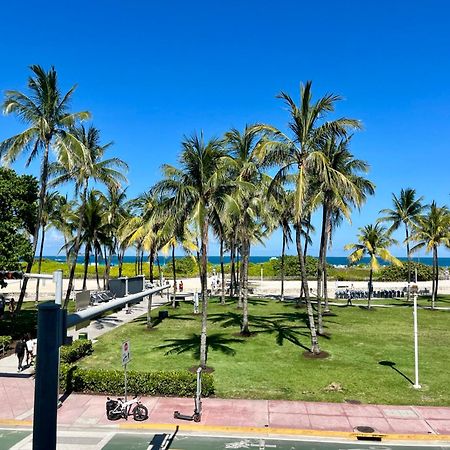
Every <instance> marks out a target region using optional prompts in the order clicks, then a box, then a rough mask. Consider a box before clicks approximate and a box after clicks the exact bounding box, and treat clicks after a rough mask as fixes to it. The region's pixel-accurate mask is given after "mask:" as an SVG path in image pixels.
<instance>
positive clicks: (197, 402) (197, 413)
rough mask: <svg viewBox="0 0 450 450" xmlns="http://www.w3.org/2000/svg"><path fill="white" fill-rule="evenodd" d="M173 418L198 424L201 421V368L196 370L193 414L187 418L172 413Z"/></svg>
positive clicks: (184, 415) (186, 416)
mask: <svg viewBox="0 0 450 450" xmlns="http://www.w3.org/2000/svg"><path fill="white" fill-rule="evenodd" d="M173 417H174V418H175V419H181V420H190V421H192V420H193V421H194V422H200V421H201V420H202V368H201V367H199V368H198V369H197V392H196V394H195V398H194V414H192V416H189V415H187V414H181V413H180V412H179V411H174V413H173Z"/></svg>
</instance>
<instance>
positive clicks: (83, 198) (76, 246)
mask: <svg viewBox="0 0 450 450" xmlns="http://www.w3.org/2000/svg"><path fill="white" fill-rule="evenodd" d="M87 188H88V185H87V183H85V185H84V189H83V194H82V196H81V206H80V211H79V213H80V220H79V221H78V229H77V235H76V237H75V243H74V246H73V258H74V259H73V261H72V265H71V267H70V273H69V284H68V286H67V292H66V298H65V300H64V308H67V305H68V303H69V299H70V294H71V292H72V288H73V279H74V277H75V268H76V266H77V259H78V252H79V251H80V241H81V232H82V230H83V220H84V209H85V205H86V196H87Z"/></svg>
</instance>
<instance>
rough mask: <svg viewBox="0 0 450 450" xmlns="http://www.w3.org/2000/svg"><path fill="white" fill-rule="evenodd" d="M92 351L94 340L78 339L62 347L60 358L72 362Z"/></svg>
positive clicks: (65, 361) (64, 361)
mask: <svg viewBox="0 0 450 450" xmlns="http://www.w3.org/2000/svg"><path fill="white" fill-rule="evenodd" d="M92 351H93V349H92V341H89V340H81V339H78V340H77V341H74V342H73V343H72V344H71V345H67V346H64V347H61V352H60V360H61V363H67V364H70V363H73V362H75V361H78V360H79V359H80V358H83V356H87V355H90V354H91V353H92Z"/></svg>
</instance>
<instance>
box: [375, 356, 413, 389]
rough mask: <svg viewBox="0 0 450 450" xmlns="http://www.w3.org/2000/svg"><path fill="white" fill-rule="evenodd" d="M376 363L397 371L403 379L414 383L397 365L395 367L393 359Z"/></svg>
mask: <svg viewBox="0 0 450 450" xmlns="http://www.w3.org/2000/svg"><path fill="white" fill-rule="evenodd" d="M378 364H379V365H380V366H386V367H391V368H392V369H393V370H395V372H397V373H398V374H399V375H401V376H402V377H403V378H404V379H405V380H407V381H409V382H410V383H411V384H414V382H413V381H412V380H411V378H409V377H408V376H407V375H405V374H404V373H403V372H402V371H400V370H398V369H397V367H395V362H393V361H379V362H378Z"/></svg>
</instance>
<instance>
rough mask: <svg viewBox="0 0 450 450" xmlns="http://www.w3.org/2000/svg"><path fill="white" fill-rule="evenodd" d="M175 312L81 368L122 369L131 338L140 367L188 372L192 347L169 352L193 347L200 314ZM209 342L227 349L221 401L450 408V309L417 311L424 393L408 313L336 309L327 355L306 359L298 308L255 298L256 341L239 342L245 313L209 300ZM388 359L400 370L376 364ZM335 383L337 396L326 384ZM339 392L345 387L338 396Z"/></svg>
mask: <svg viewBox="0 0 450 450" xmlns="http://www.w3.org/2000/svg"><path fill="white" fill-rule="evenodd" d="M168 309H169V314H170V317H169V319H166V320H164V321H163V322H162V323H160V324H158V325H157V327H156V328H157V330H156V331H151V332H148V331H146V328H145V318H142V319H138V320H136V321H134V322H133V323H131V324H128V325H124V326H122V327H120V328H118V329H115V330H113V331H111V332H110V333H107V334H106V335H103V336H102V337H101V338H100V339H99V341H98V342H97V343H96V344H95V346H94V349H95V351H94V354H93V355H92V356H90V357H87V358H85V359H84V360H82V361H81V362H80V364H81V365H83V366H85V367H97V368H100V367H110V368H113V367H115V368H120V367H121V366H120V343H121V342H122V341H123V340H126V339H130V341H131V352H132V357H133V360H132V362H131V363H130V365H129V368H130V369H135V370H143V371H144V370H145V371H151V370H157V369H163V370H169V369H187V368H189V367H192V366H194V365H195V364H196V363H197V360H196V359H195V357H194V355H193V354H192V351H186V352H184V353H181V354H171V355H165V353H166V351H167V350H168V348H161V347H162V346H163V345H170V344H173V343H174V340H178V347H176V348H178V349H183V348H186V347H189V346H190V345H192V341H194V342H195V341H196V338H194V339H193V338H192V336H193V334H194V333H197V334H199V330H200V317H196V316H193V315H192V305H190V304H184V305H183V306H182V307H181V308H180V309H178V310H175V311H174V310H172V308H170V307H169V308H168ZM209 311H210V318H211V320H210V323H209V335H210V340H211V341H212V342H213V343H214V344H215V345H216V346H217V347H219V348H221V349H222V350H223V351H220V350H213V349H210V351H209V358H208V365H209V366H212V367H214V369H215V372H214V378H215V384H216V395H217V396H218V397H225V398H254V399H268V398H271V399H290V400H300V399H301V400H322V401H336V402H339V401H344V400H345V399H352V400H359V401H361V402H364V403H387V404H430V405H433V404H434V405H448V404H449V403H450V387H449V383H448V372H449V368H450V363H449V360H448V348H449V346H450V331H449V327H448V324H449V319H450V312H448V311H429V310H420V312H419V326H420V357H421V364H420V377H421V378H420V382H421V384H422V386H423V389H421V390H415V389H413V388H412V387H411V382H410V381H408V380H407V379H406V378H407V377H409V378H412V377H413V374H414V370H413V367H414V365H413V364H414V360H413V338H412V314H411V309H410V308H389V309H381V308H376V309H373V310H371V311H368V310H366V309H364V308H361V307H357V306H356V307H353V308H347V307H334V308H333V313H334V315H333V316H331V317H327V318H326V331H327V333H329V337H327V338H325V337H322V338H321V340H320V343H321V347H322V349H323V350H325V351H327V352H329V353H330V357H329V358H328V359H322V360H311V359H305V358H304V357H303V356H302V354H303V352H304V350H305V348H306V347H308V345H309V338H308V330H307V328H306V325H305V310H304V309H303V308H301V309H296V308H295V307H294V305H293V304H286V303H279V302H276V301H269V300H255V301H252V304H251V306H250V314H251V328H252V330H253V331H255V332H256V334H255V335H253V336H252V337H250V338H247V339H245V338H241V337H239V336H238V335H237V333H238V331H239V326H238V321H239V318H240V314H241V311H239V310H237V309H236V307H235V304H229V305H227V306H225V307H223V306H220V305H219V304H218V303H217V300H213V301H212V302H211V304H210V309H209ZM380 361H391V362H393V363H395V367H389V366H386V365H381V364H379V362H380ZM332 383H335V386H337V387H338V389H337V390H333V389H332V388H331V389H329V388H328V387H329V386H330V385H331V384H332ZM340 388H341V389H342V390H340Z"/></svg>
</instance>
